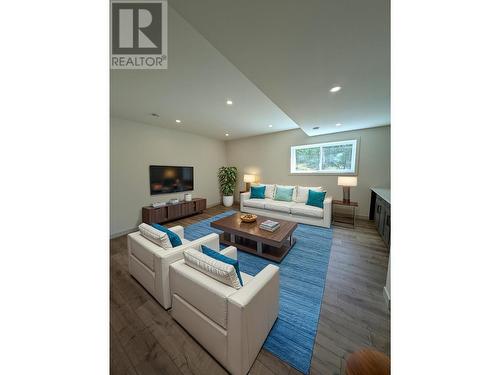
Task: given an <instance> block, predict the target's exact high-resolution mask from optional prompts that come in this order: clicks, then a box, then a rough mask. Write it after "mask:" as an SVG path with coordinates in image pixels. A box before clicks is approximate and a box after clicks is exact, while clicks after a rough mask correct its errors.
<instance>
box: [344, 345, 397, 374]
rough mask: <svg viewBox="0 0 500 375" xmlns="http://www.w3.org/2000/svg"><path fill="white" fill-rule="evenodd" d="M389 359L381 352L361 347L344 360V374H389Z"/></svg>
mask: <svg viewBox="0 0 500 375" xmlns="http://www.w3.org/2000/svg"><path fill="white" fill-rule="evenodd" d="M390 373H391V361H390V360H389V358H388V357H387V356H386V355H385V354H384V353H381V352H378V351H376V350H373V349H362V350H359V351H357V352H354V353H352V354H351V355H350V356H349V357H348V358H347V362H346V375H389V374H390Z"/></svg>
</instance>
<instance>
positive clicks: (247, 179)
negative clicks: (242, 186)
mask: <svg viewBox="0 0 500 375" xmlns="http://www.w3.org/2000/svg"><path fill="white" fill-rule="evenodd" d="M243 182H255V175H254V174H245V175H243Z"/></svg>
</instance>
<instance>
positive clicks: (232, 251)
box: [220, 246, 238, 260]
mask: <svg viewBox="0 0 500 375" xmlns="http://www.w3.org/2000/svg"><path fill="white" fill-rule="evenodd" d="M220 253H221V254H222V255H225V256H227V257H229V258H232V259H234V260H238V251H237V249H236V248H235V247H234V246H228V247H226V248H225V249H222V250H221V251H220Z"/></svg>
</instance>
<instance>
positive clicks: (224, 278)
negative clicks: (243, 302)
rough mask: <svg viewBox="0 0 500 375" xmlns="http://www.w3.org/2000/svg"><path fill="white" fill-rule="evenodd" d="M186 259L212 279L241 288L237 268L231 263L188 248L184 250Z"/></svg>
mask: <svg viewBox="0 0 500 375" xmlns="http://www.w3.org/2000/svg"><path fill="white" fill-rule="evenodd" d="M184 261H185V262H186V264H187V265H188V266H190V267H192V268H194V269H197V270H198V271H200V272H202V273H204V274H205V275H207V276H210V277H211V278H212V279H215V280H217V281H220V282H221V283H224V284H226V285H229V286H231V287H233V288H235V289H240V288H241V284H240V280H239V279H238V275H237V274H236V270H235V269H234V267H233V266H232V265H230V264H227V263H224V262H221V261H220V260H217V259H214V258H212V257H209V256H208V255H205V254H203V253H202V252H200V251H197V250H195V249H187V250H186V251H184Z"/></svg>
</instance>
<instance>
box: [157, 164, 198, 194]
mask: <svg viewBox="0 0 500 375" xmlns="http://www.w3.org/2000/svg"><path fill="white" fill-rule="evenodd" d="M193 187H194V173H193V167H173V166H159V165H150V166H149V188H150V191H151V195H157V194H168V193H178V192H180V191H190V190H193Z"/></svg>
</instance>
